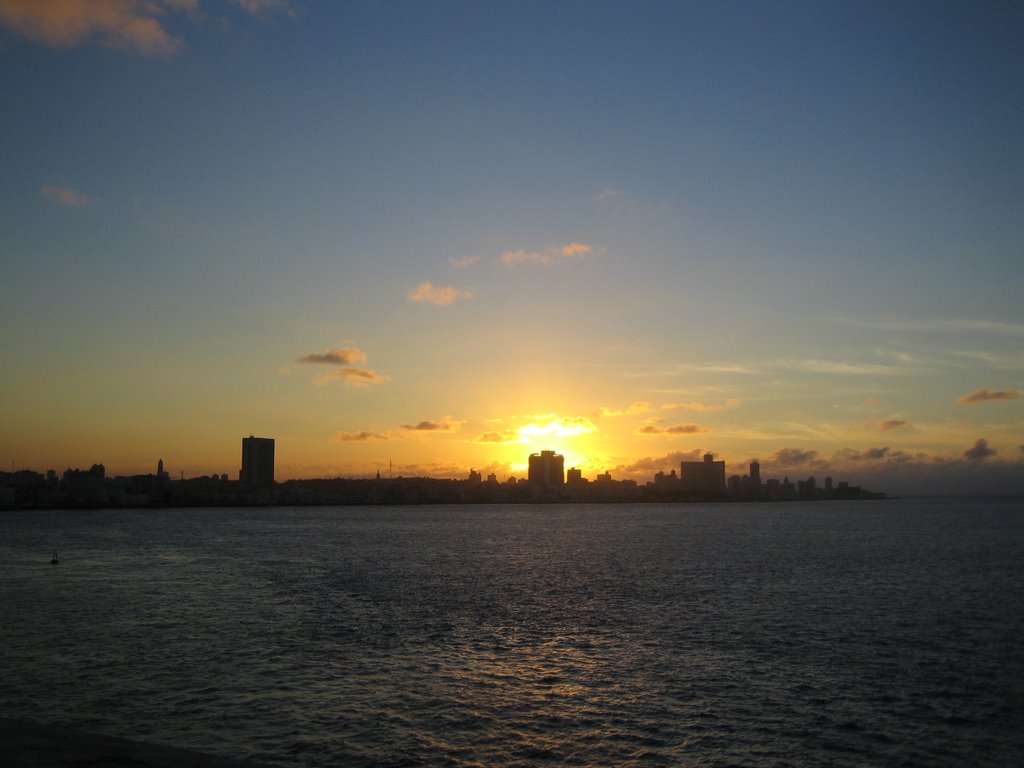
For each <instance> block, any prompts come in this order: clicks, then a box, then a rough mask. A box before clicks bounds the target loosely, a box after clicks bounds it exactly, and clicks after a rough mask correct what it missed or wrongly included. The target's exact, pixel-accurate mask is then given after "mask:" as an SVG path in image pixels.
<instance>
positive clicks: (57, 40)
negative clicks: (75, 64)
mask: <svg viewBox="0 0 1024 768" xmlns="http://www.w3.org/2000/svg"><path fill="white" fill-rule="evenodd" d="M194 6H195V3H188V2H182V1H181V0H178V2H171V1H170V0H164V2H159V0H89V2H83V0H42V1H40V0H0V25H3V26H5V27H7V28H8V29H11V30H12V31H14V32H17V33H18V34H20V35H22V36H23V37H26V38H28V39H29V40H32V41H34V42H37V43H43V44H44V45H50V46H54V47H57V48H66V47H70V46H73V45H78V44H79V43H89V42H98V43H101V44H103V45H108V46H110V47H113V48H133V49H135V50H136V51H137V52H139V53H142V54H145V55H153V56H159V55H167V54H170V53H174V52H175V51H177V50H178V48H179V47H180V46H181V40H180V39H179V38H176V37H174V36H172V35H171V34H169V33H168V32H167V30H166V29H165V28H164V26H163V24H162V23H161V21H162V19H161V17H162V16H163V14H164V12H165V11H166V10H168V9H170V10H190V9H191V8H194Z"/></svg>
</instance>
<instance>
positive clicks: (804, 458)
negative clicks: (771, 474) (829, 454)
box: [771, 448, 818, 467]
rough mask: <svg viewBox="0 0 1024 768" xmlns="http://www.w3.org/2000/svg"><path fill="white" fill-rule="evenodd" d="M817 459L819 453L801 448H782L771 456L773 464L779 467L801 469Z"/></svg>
mask: <svg viewBox="0 0 1024 768" xmlns="http://www.w3.org/2000/svg"><path fill="white" fill-rule="evenodd" d="M817 458H818V452H817V451H804V450H801V449H799V448H780V449H779V450H777V451H776V452H775V453H773V454H772V455H771V460H772V464H774V465H775V466H779V467H799V466H803V465H805V464H810V463H811V462H813V461H814V460H815V459H817Z"/></svg>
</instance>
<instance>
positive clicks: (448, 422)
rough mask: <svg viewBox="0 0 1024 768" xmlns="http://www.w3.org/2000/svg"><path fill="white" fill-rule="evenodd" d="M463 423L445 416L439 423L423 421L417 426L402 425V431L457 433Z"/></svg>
mask: <svg viewBox="0 0 1024 768" xmlns="http://www.w3.org/2000/svg"><path fill="white" fill-rule="evenodd" d="M463 424H465V422H464V421H457V420H456V419H453V418H452V417H451V416H445V417H444V418H443V419H441V420H440V421H430V420H424V421H421V422H419V423H417V424H403V425H402V429H406V430H410V431H413V432H457V431H458V430H459V429H460V428H461V427H462V425H463Z"/></svg>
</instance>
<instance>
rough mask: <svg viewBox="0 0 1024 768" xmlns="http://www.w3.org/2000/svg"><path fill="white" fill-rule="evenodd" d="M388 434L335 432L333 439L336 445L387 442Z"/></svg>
mask: <svg viewBox="0 0 1024 768" xmlns="http://www.w3.org/2000/svg"><path fill="white" fill-rule="evenodd" d="M387 439H389V436H388V434H387V433H386V432H335V433H334V437H332V438H331V441H332V442H335V443H365V442H368V441H370V440H387Z"/></svg>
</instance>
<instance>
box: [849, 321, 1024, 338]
mask: <svg viewBox="0 0 1024 768" xmlns="http://www.w3.org/2000/svg"><path fill="white" fill-rule="evenodd" d="M855 324H857V325H861V326H863V327H865V328H872V329H875V330H881V331H908V332H927V333H948V332H949V331H963V332H968V333H987V334H995V335H1000V336H1024V324H1021V323H1003V322H999V321H995V320H962V319H961V320H956V319H954V320H949V319H939V318H935V319H932V320H927V321H903V320H865V321H859V322H858V321H855Z"/></svg>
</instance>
